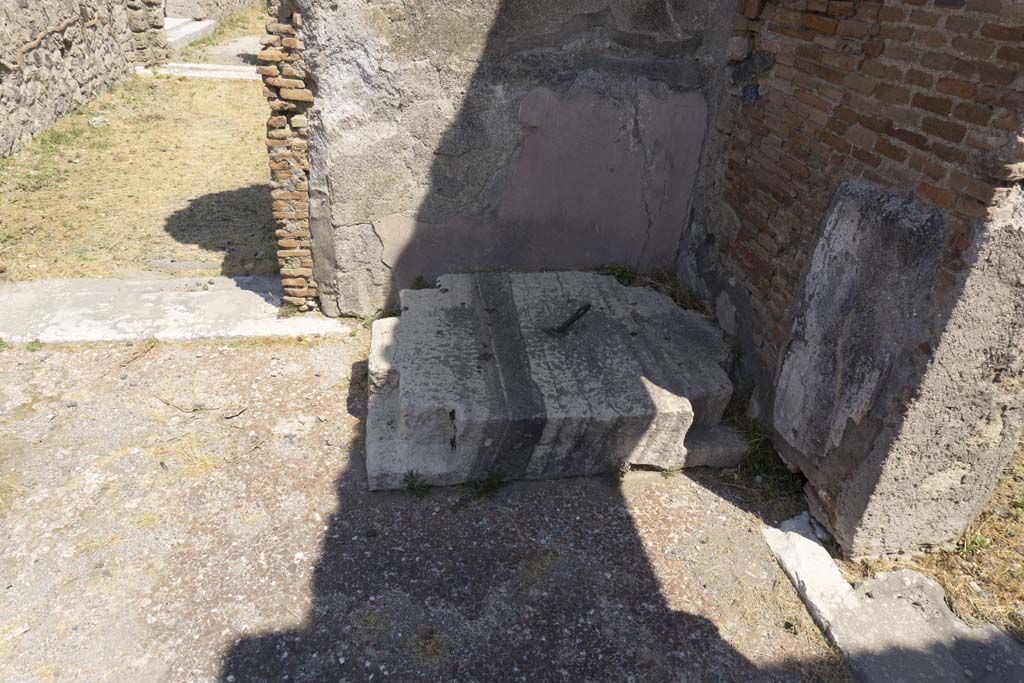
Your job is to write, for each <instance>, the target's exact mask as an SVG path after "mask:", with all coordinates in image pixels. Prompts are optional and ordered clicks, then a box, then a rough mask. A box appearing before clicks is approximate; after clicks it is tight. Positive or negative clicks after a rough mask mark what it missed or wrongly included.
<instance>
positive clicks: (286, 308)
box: [277, 304, 301, 318]
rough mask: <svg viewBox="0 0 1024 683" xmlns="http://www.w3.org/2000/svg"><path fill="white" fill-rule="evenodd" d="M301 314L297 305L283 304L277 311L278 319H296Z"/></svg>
mask: <svg viewBox="0 0 1024 683" xmlns="http://www.w3.org/2000/svg"><path fill="white" fill-rule="evenodd" d="M299 313H301V311H299V307H298V306H296V305H295V304H281V306H280V308H278V309H277V317H278V318H294V317H295V316H297V315H298V314H299Z"/></svg>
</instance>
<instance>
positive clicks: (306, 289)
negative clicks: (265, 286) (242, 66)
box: [258, 0, 317, 311]
mask: <svg viewBox="0 0 1024 683" xmlns="http://www.w3.org/2000/svg"><path fill="white" fill-rule="evenodd" d="M301 28H302V16H301V15H300V14H299V12H298V11H297V10H296V9H295V7H294V5H292V3H291V2H289V0H270V2H268V3H267V35H266V36H264V37H263V46H264V47H263V50H262V51H261V52H260V53H259V58H260V64H261V65H260V66H259V68H258V70H259V73H260V74H261V75H262V76H263V84H264V94H265V95H266V96H267V100H268V102H269V104H270V110H271V115H270V118H269V120H268V121H267V151H268V152H269V155H270V172H271V176H272V182H271V186H272V190H271V196H272V198H273V207H272V208H273V213H274V219H275V221H276V222H277V231H276V233H275V234H276V236H277V259H278V264H279V265H280V267H281V283H282V285H283V286H284V294H285V295H284V301H285V303H288V304H292V305H293V306H296V307H298V309H299V310H301V311H308V310H312V309H315V308H316V307H317V284H316V281H315V280H314V279H313V255H312V245H311V242H310V232H309V162H308V158H307V150H308V143H307V125H308V123H307V117H306V110H307V109H308V108H309V106H310V104H311V103H312V102H313V93H312V91H311V90H310V89H309V88H308V87H307V85H306V78H307V75H306V65H305V62H304V60H303V57H302V49H303V44H302V41H301V39H300V38H299V37H298V35H297V34H298V31H299V30H300V29H301Z"/></svg>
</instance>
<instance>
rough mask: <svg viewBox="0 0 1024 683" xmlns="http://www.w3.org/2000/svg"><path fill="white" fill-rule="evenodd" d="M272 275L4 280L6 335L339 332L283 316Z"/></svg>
mask: <svg viewBox="0 0 1024 683" xmlns="http://www.w3.org/2000/svg"><path fill="white" fill-rule="evenodd" d="M281 295H282V292H281V284H280V281H279V280H278V279H277V278H271V277H236V278H228V277H213V278H174V279H167V280H116V279H57V280H37V281H34V282H22V283H16V284H4V285H0V338H3V339H4V340H6V341H7V342H9V343H23V342H29V341H32V340H35V339H38V340H39V341H41V342H43V343H54V344H66V343H77V342H96V341H138V340H143V339H158V340H163V341H170V340H186V339H216V338H242V337H292V336H297V335H312V334H320V335H337V334H343V333H347V332H348V331H349V328H348V327H347V326H345V325H343V324H342V323H341V322H339V321H338V320H336V319H331V318H327V317H324V316H321V315H319V314H312V315H310V314H303V315H295V316H292V317H284V318H282V317H278V316H279V312H280V305H281Z"/></svg>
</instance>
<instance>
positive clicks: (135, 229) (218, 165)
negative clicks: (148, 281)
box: [0, 77, 276, 281]
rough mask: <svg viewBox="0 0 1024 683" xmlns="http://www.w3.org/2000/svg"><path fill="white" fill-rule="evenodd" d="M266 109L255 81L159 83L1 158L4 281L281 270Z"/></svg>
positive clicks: (113, 98) (89, 109) (104, 99)
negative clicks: (98, 122) (97, 123)
mask: <svg viewBox="0 0 1024 683" xmlns="http://www.w3.org/2000/svg"><path fill="white" fill-rule="evenodd" d="M96 116H102V117H104V118H105V119H107V120H108V121H109V123H110V125H109V126H104V127H93V126H91V125H90V123H89V121H90V119H92V118H93V117H96ZM266 116H267V112H266V103H265V102H264V100H263V97H262V94H261V91H260V85H259V83H256V82H251V81H207V80H204V81H197V80H187V81H186V80H184V79H178V78H170V77H156V78H150V79H142V78H134V79H132V80H130V81H129V82H128V83H126V84H125V85H124V86H123V87H121V88H118V89H116V90H114V91H112V92H109V93H107V94H105V95H103V96H101V97H100V98H98V99H97V100H95V101H93V102H92V103H90V104H89V105H88V106H86V107H84V108H83V109H82V110H80V111H79V112H78V113H76V114H74V115H72V116H69V117H67V118H65V119H63V120H62V121H60V122H58V123H57V124H56V125H55V126H54V127H53V128H51V129H50V130H48V131H46V132H45V133H43V134H42V135H41V136H40V137H39V138H38V139H37V140H36V141H35V142H34V143H33V144H32V145H30V146H29V147H28V148H26V149H24V150H22V151H21V152H20V153H18V154H17V155H15V156H13V157H10V158H8V159H3V160H0V278H3V279H7V280H12V281H21V280H34V279H41V278H46V277H132V276H144V275H146V274H147V273H148V274H154V275H170V276H184V275H217V274H227V275H242V274H247V273H249V274H271V273H273V272H275V270H276V262H275V257H274V237H273V219H272V217H271V215H270V196H269V194H270V190H269V185H268V176H269V171H268V170H267V160H266V151H265V149H264V144H263V138H264V134H265V133H264V122H265V120H266ZM142 271H145V273H143V272H142Z"/></svg>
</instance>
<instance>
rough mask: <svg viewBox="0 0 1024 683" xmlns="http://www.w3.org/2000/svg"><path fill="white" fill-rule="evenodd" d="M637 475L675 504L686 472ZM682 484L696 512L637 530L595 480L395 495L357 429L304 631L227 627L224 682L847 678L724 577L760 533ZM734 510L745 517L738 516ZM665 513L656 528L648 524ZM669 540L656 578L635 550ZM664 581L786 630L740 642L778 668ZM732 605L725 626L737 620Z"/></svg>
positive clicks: (802, 626) (761, 562)
mask: <svg viewBox="0 0 1024 683" xmlns="http://www.w3.org/2000/svg"><path fill="white" fill-rule="evenodd" d="M352 377H353V378H354V381H353V382H352V383H351V384H350V388H349V395H348V400H347V403H348V409H349V411H350V413H352V414H353V415H354V416H356V417H359V418H360V419H364V418H365V409H366V399H365V395H366V382H365V377H366V365H365V361H362V362H360V363H357V364H355V365H354V366H353V372H352ZM358 379H361V381H357V380H358ZM651 476H652V477H655V478H656V479H655V481H656V482H657V484H656V485H655V487H647V488H645V489H644V490H643V492H642V495H664V496H665V497H666V500H665V501H664V502H665V505H667V506H668V507H670V508H671V507H672V506H675V507H678V506H679V505H680V503H679V502H678V500H676V499H675V498H673V494H672V493H671V492H672V491H673V488H672V486H673V485H675V486H677V487H678V486H681V485H685V484H686V483H687V482H686V480H685V479H682V478H681V479H677V480H673V481H669V480H667V479H662V478H660V477H657V475H653V474H652V475H651ZM658 486H661V488H658ZM691 487H692V488H693V489H697V490H701V491H703V494H704V498H706V499H714V500H715V501H717V502H716V503H712V504H708V505H706V506H705V505H703V504H702V503H701V501H700V496H688V495H685V496H684V497H683V498H682V500H683V501H684V502H683V503H681V504H682V505H690V506H699V509H694V510H692V513H689V512H682V513H680V514H682V515H683V516H684V518H686V520H687V521H684V522H683V524H682V525H680V526H676V527H673V526H672V525H673V524H677V523H678V515H677V514H675V513H679V512H680V511H679V510H675V511H671V510H670V511H669V513H667V514H664V515H661V514H659V515H656V516H654V517H652V518H651V519H648V520H646V521H645V522H644V524H645V533H646V534H647V537H646V538H642V537H641V531H640V530H639V529H638V526H637V524H636V523H635V522H634V519H633V517H632V516H631V512H630V509H629V507H628V505H627V500H626V494H625V493H624V491H623V489H620V487H619V485H618V483H617V482H614V481H611V480H609V481H605V480H603V479H600V478H591V479H563V480H560V481H548V482H531V483H520V484H510V485H508V486H506V487H502V488H501V489H500V490H495V491H488V490H486V487H484V490H481V489H480V488H477V489H472V488H448V489H443V490H435V491H432V492H430V493H429V494H428V495H426V496H425V497H424V498H422V500H420V501H416V500H414V499H413V498H412V497H411V495H410V494H409V493H371V492H369V491H368V490H367V488H366V480H365V460H364V455H363V443H362V436H359V437H357V439H356V440H355V441H354V442H353V444H352V445H351V446H350V456H349V458H348V467H347V469H346V470H345V471H343V472H342V473H341V475H340V476H339V477H338V478H337V480H336V482H335V488H336V492H337V498H338V504H337V509H336V511H335V512H334V514H333V515H332V516H331V518H330V520H329V521H328V522H327V527H326V532H325V536H324V543H323V546H322V549H321V554H320V557H319V560H318V562H317V565H316V569H315V571H314V575H313V580H312V586H311V592H312V593H313V598H312V606H311V609H310V612H309V614H308V615H307V617H306V620H305V623H304V626H303V627H302V628H299V629H293V630H282V631H274V632H272V633H266V634H263V635H256V636H253V637H244V638H241V639H240V640H238V641H237V642H236V643H235V645H234V646H233V647H232V648H231V649H230V651H229V652H228V653H227V654H226V655H225V657H224V661H223V668H222V671H221V679H222V680H223V681H225V682H230V683H241V682H243V681H245V682H247V681H283V680H288V681H368V680H422V681H455V680H459V681H556V680H557V681H829V680H832V681H835V680H848V679H847V678H846V673H845V670H844V669H843V667H842V665H841V664H839V663H838V662H837V661H835V659H834V658H832V659H831V660H829V659H827V657H826V656H823V655H828V654H830V653H829V652H828V650H827V648H824V647H822V646H821V643H820V641H815V638H817V636H816V635H815V634H813V633H812V631H813V627H812V626H810V621H809V618H808V617H807V615H806V613H804V612H803V608H802V607H801V606H799V603H798V602H797V603H796V605H797V607H796V609H798V610H799V613H796V612H794V616H792V617H783V616H781V615H780V616H776V615H775V611H776V610H778V609H779V606H778V600H777V599H776V598H775V597H774V596H772V597H769V596H768V595H767V592H766V593H765V594H761V595H745V591H746V590H749V585H746V584H744V581H743V580H740V581H739V582H736V581H735V579H734V578H733V577H735V576H737V573H739V574H743V573H746V574H760V575H764V576H772V575H778V571H777V568H775V567H774V563H773V562H771V560H770V558H768V557H767V554H766V553H765V552H764V549H763V546H759V551H758V552H753V553H751V552H750V550H751V547H750V544H754V543H757V544H760V543H761V540H760V535H759V534H753V535H749V536H745V537H744V538H742V539H740V540H741V541H742V542H735V541H736V539H735V538H729V534H731V533H735V530H733V531H730V532H720V538H717V539H716V538H714V536H715V534H716V530H715V529H713V528H712V522H710V521H709V519H708V517H709V516H713V515H718V514H719V513H720V512H721V510H720V509H712V508H714V507H715V505H728V504H727V503H726V502H725V501H723V500H722V499H721V498H720V497H718V496H716V495H714V494H713V493H711V492H710V491H708V490H707V489H700V487H698V486H695V485H691ZM666 491H667V492H669V493H668V494H667V495H666V493H665V492H666ZM674 491H675V493H676V494H678V488H676V489H674ZM673 500H675V501H676V502H673ZM705 502H707V501H705ZM732 516H733V519H734V520H735V518H737V517H741V516H740V515H738V514H736V511H735V510H733V515H732ZM670 518H673V519H670ZM666 520H668V521H667V525H668V530H667V531H665V530H664V527H660V526H658V525H661V524H662V523H666ZM733 523H735V522H733ZM656 529H662V531H656ZM741 532H742V533H743V534H746V533H748V532H752V528H751V529H746V528H744V529H742V530H741ZM652 533H654V535H655V536H657V535H659V534H660V533H664V534H665V536H666V538H665V539H661V540H660V539H659V538H657V537H655V538H652V537H651V534H652ZM669 535H671V536H672V537H673V538H671V539H669V538H668V536H669ZM679 537H682V538H684V539H685V540H683V541H681V540H680V538H679ZM662 540H663V541H664V542H662ZM719 541H725V543H720V542H719ZM673 543H680V546H679V547H682V546H685V547H686V550H679V551H673V550H668V551H667V553H668V554H669V560H670V564H671V565H673V566H675V567H677V568H678V569H680V570H682V573H679V572H678V571H675V570H672V569H670V570H669V571H668V572H665V571H662V572H660V575H656V573H655V571H654V569H653V568H652V564H651V561H650V559H649V556H648V555H649V552H652V548H658V547H659V546H662V548H661V549H664V546H665V545H672V544H673ZM673 547H675V546H673ZM694 553H695V555H694ZM673 554H678V557H677V558H676V557H671V555H673ZM751 556H754V557H756V558H757V559H756V560H753V561H752V560H751ZM688 558H689V559H693V562H694V563H695V564H696V565H697V566H698V569H701V571H705V572H706V576H705V577H704V578H701V577H700V573H699V572H695V571H694V568H693V567H690V566H687V563H688V562H689V559H688ZM769 564H771V566H768V565H769ZM695 576H696V577H695ZM768 585H769V586H771V583H770V581H769V582H768ZM723 587H728V588H731V589H732V590H731V591H730V590H728V588H725V589H723ZM783 589H784V590H789V587H788V584H785V585H783ZM773 590H774V589H773ZM666 592H668V593H670V594H671V595H673V596H674V597H675V599H676V600H677V602H679V601H682V602H684V603H685V604H686V606H687V607H689V606H690V605H691V604H692V605H693V607H694V608H695V609H700V608H702V609H708V608H709V605H711V607H710V609H711V611H712V612H714V610H715V607H714V606H715V605H716V604H720V603H721V602H722V597H723V596H727V595H728V596H729V599H731V600H732V602H733V604H735V605H736V607H735V609H737V610H739V611H740V612H742V611H744V610H751V609H753V610H756V612H757V615H758V616H757V617H755V619H756V620H761V621H762V622H763V621H766V620H775V621H777V622H778V623H777V624H774V625H773V626H774V630H777V637H779V638H781V639H782V642H779V643H775V644H771V643H770V642H769V641H770V640H771V637H769V641H764V639H763V636H764V633H763V630H764V629H763V624H762V627H755V626H753V625H752V628H753V629H754V630H755V631H756V636H755V633H754V632H753V631H752V634H751V635H752V638H751V640H752V641H753V640H756V641H757V645H753V646H751V650H752V651H758V653H759V654H760V655H762V656H768V657H771V656H772V655H770V654H769V655H765V652H766V649H767V650H771V651H772V653H773V654H774V660H775V661H776V662H778V664H777V665H772V666H769V667H758V666H756V665H755V664H753V663H752V662H751V661H750V660H749V659H748V658H747V657H746V656H744V655H743V654H741V653H740V652H739V651H738V650H737V649H736V648H735V647H733V645H731V644H730V643H729V642H727V641H726V640H725V639H724V638H723V637H722V635H721V634H720V633H719V630H718V628H717V627H716V625H715V624H714V623H712V621H711V620H709V619H708V618H706V617H705V616H701V615H698V614H694V613H691V612H688V611H686V610H685V609H679V608H678V605H677V606H675V607H673V606H670V605H669V604H668V602H667V600H666V597H665V594H666ZM730 592H731V593H732V595H729V594H730ZM727 601H728V600H727ZM760 601H764V603H765V604H764V605H763V606H759V604H758V603H759V602H760ZM769 614H771V616H770V617H767V619H766V618H765V615H769ZM714 616H715V618H716V620H718V618H719V616H720V615H717V614H715V615H714ZM734 617H736V615H734V614H730V615H728V616H726V617H724V618H722V620H723V621H732V622H733V623H735V621H736V619H737V618H738V619H742V617H736V618H734ZM790 618H791V619H792V621H789V620H788V619H790ZM788 629H792V633H790V632H789V631H788ZM798 630H801V631H802V633H801V636H800V637H799V638H798V637H796V636H795V635H793V634H794V633H796V632H797V631H798ZM733 637H734V640H735V634H734V636H733ZM811 653H814V654H811ZM782 655H792V657H784V656H782Z"/></svg>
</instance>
